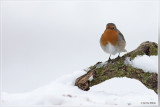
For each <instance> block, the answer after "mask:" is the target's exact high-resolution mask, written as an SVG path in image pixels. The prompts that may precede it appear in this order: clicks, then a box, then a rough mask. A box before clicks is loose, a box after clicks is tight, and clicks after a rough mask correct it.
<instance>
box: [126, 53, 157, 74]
mask: <svg viewBox="0 0 160 107" xmlns="http://www.w3.org/2000/svg"><path fill="white" fill-rule="evenodd" d="M125 64H129V65H131V66H133V67H135V68H140V69H142V70H143V71H144V72H156V73H158V56H147V55H143V56H137V57H136V58H134V59H133V60H131V61H130V58H129V57H128V58H126V60H125Z"/></svg>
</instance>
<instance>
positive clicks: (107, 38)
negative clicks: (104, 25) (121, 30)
mask: <svg viewBox="0 0 160 107" xmlns="http://www.w3.org/2000/svg"><path fill="white" fill-rule="evenodd" d="M117 41H118V32H117V31H116V30H111V29H107V30H105V31H104V33H103V35H102V37H101V44H102V45H103V46H106V45H107V43H111V44H112V45H114V46H115V45H116V44H117Z"/></svg>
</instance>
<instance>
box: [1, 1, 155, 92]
mask: <svg viewBox="0 0 160 107" xmlns="http://www.w3.org/2000/svg"><path fill="white" fill-rule="evenodd" d="M110 22H113V23H115V24H116V25H117V28H118V29H119V30H120V31H121V32H122V34H123V35H124V37H125V39H126V42H127V46H126V49H127V51H131V50H133V49H135V48H136V47H137V46H138V45H139V44H140V43H141V42H143V41H154V42H158V1H157V0H154V1H152V0H151V1H146V2H145V1H144V0H143V1H98V0H97V1H80V0H77V1H48V2H43V1H39V2H38V1H34V2H31V1H30V2H27V1H23V2H19V1H17V2H16V1H14V2H11V1H8V2H5V1H3V2H2V90H3V91H5V92H12V93H15V92H26V91H31V90H33V89H35V88H38V87H40V86H42V85H44V84H47V83H49V82H51V81H53V80H54V79H56V78H58V77H59V76H61V75H65V74H68V73H70V72H74V71H76V70H81V69H84V68H86V67H89V66H90V65H93V64H95V63H96V62H98V61H106V60H107V59H108V57H109V55H108V54H106V53H104V52H103V51H102V49H101V48H100V44H99V39H100V37H101V35H102V33H103V32H104V30H105V27H106V24H107V23H110ZM121 55H122V54H121ZM113 57H117V55H115V56H112V58H113Z"/></svg>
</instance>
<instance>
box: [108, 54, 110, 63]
mask: <svg viewBox="0 0 160 107" xmlns="http://www.w3.org/2000/svg"><path fill="white" fill-rule="evenodd" d="M110 57H111V54H110V56H109V58H108V62H109V61H111V58H110Z"/></svg>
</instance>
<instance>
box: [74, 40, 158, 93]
mask: <svg viewBox="0 0 160 107" xmlns="http://www.w3.org/2000/svg"><path fill="white" fill-rule="evenodd" d="M157 54H158V44H157V43H155V42H149V41H146V42H143V43H141V44H140V46H139V47H138V48H137V49H135V50H133V51H131V52H128V53H126V54H125V55H123V56H122V57H119V58H115V59H112V60H111V61H109V62H105V63H102V62H98V63H96V64H95V65H93V66H91V67H89V68H90V70H89V71H88V72H87V74H84V75H82V76H80V77H79V78H77V80H76V82H75V85H76V86H78V87H79V88H80V89H82V90H89V87H92V86H94V85H97V84H99V83H101V82H103V81H106V80H109V79H111V78H114V77H119V78H120V77H128V78H133V79H137V80H139V81H141V82H142V83H143V84H144V85H145V86H146V87H147V88H149V89H152V90H154V91H155V92H156V93H158V90H157V77H158V74H157V73H150V72H144V71H143V70H142V69H138V68H134V67H132V66H131V65H126V64H125V60H126V58H128V57H129V58H130V60H133V59H134V58H135V57H136V56H137V55H148V56H151V55H157ZM92 75H93V79H92V80H91V81H89V78H90V76H92Z"/></svg>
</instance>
